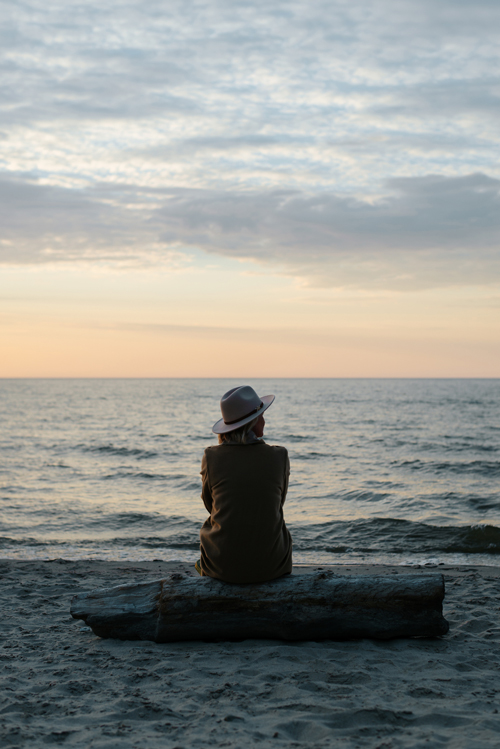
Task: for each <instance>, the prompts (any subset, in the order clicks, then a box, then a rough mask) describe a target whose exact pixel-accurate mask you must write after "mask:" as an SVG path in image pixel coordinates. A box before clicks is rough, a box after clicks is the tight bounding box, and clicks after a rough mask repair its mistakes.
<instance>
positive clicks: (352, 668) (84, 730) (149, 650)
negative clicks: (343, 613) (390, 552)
mask: <svg viewBox="0 0 500 749" xmlns="http://www.w3.org/2000/svg"><path fill="white" fill-rule="evenodd" d="M0 569H1V573H2V574H1V594H0V595H1V610H2V622H1V640H2V642H1V646H0V657H1V660H2V688H1V692H0V695H1V696H0V739H1V742H2V746H6V747H7V746H23V747H24V746H45V745H51V744H57V745H61V744H63V745H65V746H68V747H70V746H74V747H106V749H112V748H116V749H118V748H120V749H121V748H122V747H141V749H142V748H143V747H154V748H155V749H156V747H172V748H174V747H177V748H178V749H180V748H181V747H183V748H186V749H187V748H188V747H208V746H214V747H248V746H262V747H267V746H272V747H279V746H307V747H318V748H319V747H327V746H339V747H379V748H380V749H382V747H387V748H388V747H412V748H414V747H424V746H426V747H429V746H430V747H434V746H436V747H443V746H449V747H473V748H474V749H480V748H481V747H497V746H498V745H499V743H500V713H499V708H500V698H499V693H500V686H499V680H498V675H499V667H500V648H499V644H500V626H499V611H500V590H499V586H500V568H496V567H466V568H464V567H461V568H450V567H445V566H444V565H440V566H439V567H438V568H436V567H431V568H428V569H432V571H436V569H438V570H439V571H441V572H443V574H444V575H445V581H446V597H445V603H444V615H445V617H446V618H447V619H448V621H449V622H450V632H449V634H448V635H446V636H445V637H443V638H440V639H434V640H426V639H414V640H394V641H389V642H382V641H374V640H373V641H372V640H362V641H349V642H300V643H285V642H277V641H267V640H266V641H256V640H251V641H250V640H247V641H243V642H237V643H216V644H214V643H203V642H192V643H175V644H164V645H156V644H154V643H150V642H121V641H114V640H102V639H99V638H98V637H96V636H95V635H94V634H93V633H92V631H90V630H89V629H88V628H86V627H85V626H84V625H83V622H81V621H75V620H73V619H72V618H71V617H70V614H69V606H70V601H71V598H72V596H73V595H74V594H75V593H77V592H80V591H85V590H91V589H93V588H99V587H105V586H109V585H115V584H116V585H118V584H122V583H125V582H134V581H140V580H151V579H157V578H160V577H162V576H164V575H166V574H167V573H169V572H171V571H173V570H174V569H175V570H177V569H182V570H183V571H186V570H189V569H190V568H189V567H188V566H187V565H185V564H181V563H165V562H147V563H124V562H100V561H84V562H82V561H78V562H73V561H65V560H55V561H47V562H34V561H33V562H32V561H29V562H20V561H10V560H1V561H0ZM333 569H335V570H337V571H338V572H342V573H344V574H362V573H366V572H373V573H380V574H387V573H389V572H392V573H393V572H400V573H408V572H409V571H412V572H414V573H415V574H425V573H426V571H428V569H427V568H414V567H412V568H410V569H409V568H408V567H378V566H362V565H352V566H350V567H335V568H333ZM307 571H308V570H307V569H306V568H298V569H297V570H296V572H297V573H307ZM194 574H195V573H194Z"/></svg>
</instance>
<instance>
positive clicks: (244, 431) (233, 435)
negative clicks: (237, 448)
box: [217, 416, 259, 445]
mask: <svg viewBox="0 0 500 749" xmlns="http://www.w3.org/2000/svg"><path fill="white" fill-rule="evenodd" d="M258 420H259V417H258V416H257V418H256V419H252V421H249V422H248V424H243V426H242V427H238V429H233V431H232V432H226V433H225V434H218V435H217V436H218V438H219V445H223V444H224V442H236V443H237V444H238V445H246V443H247V440H248V434H249V432H251V430H252V429H253V427H254V426H255V425H256V423H257V422H258Z"/></svg>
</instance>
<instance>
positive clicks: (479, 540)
mask: <svg viewBox="0 0 500 749" xmlns="http://www.w3.org/2000/svg"><path fill="white" fill-rule="evenodd" d="M289 527H290V530H291V533H292V537H293V540H294V548H296V549H297V550H302V551H314V550H317V551H327V552H329V553H336V552H339V551H342V552H345V551H346V550H352V551H357V552H362V553H364V554H370V553H375V552H376V553H380V552H385V553H397V554H408V553H412V554H415V553H426V554H439V553H445V554H449V553H464V554H500V528H498V527H496V526H494V525H488V524H477V525H464V526H436V525H430V524H428V523H416V522H411V521H409V520H399V519H394V518H374V519H370V520H355V521H350V522H349V521H345V522H338V523H335V522H330V523H322V524H314V525H310V526H300V525H298V524H290V526H289Z"/></svg>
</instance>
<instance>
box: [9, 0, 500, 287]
mask: <svg viewBox="0 0 500 749" xmlns="http://www.w3.org/2000/svg"><path fill="white" fill-rule="evenodd" d="M0 5H1V7H2V14H3V17H4V18H5V19H6V20H5V22H4V23H3V24H2V26H1V30H0V48H1V49H2V59H1V62H0V66H1V67H0V71H1V77H0V80H1V81H2V83H1V84H0V102H1V105H0V160H1V164H0V166H1V169H2V172H3V176H2V175H0V176H2V179H1V183H0V192H1V211H2V213H3V217H2V230H1V231H2V235H1V237H0V239H1V242H2V244H0V262H4V263H10V264H12V263H20V264H25V263H40V262H48V261H50V262H53V261H55V260H57V261H67V262H74V261H81V260H86V261H88V262H95V261H97V260H99V261H113V262H115V261H116V262H118V261H120V262H122V261H123V262H131V263H137V264H141V263H148V264H149V263H151V262H153V263H154V262H165V259H166V260H167V261H168V262H170V261H172V262H173V260H172V258H176V257H177V255H176V254H172V253H179V252H181V253H182V252H183V251H184V248H187V249H188V250H189V248H193V247H194V248H199V249H202V250H205V251H207V252H210V253H220V254H222V255H229V256H236V257H242V258H243V257H244V258H249V259H253V260H256V261H258V262H260V263H264V264H268V265H269V264H270V266H272V268H273V269H274V270H278V271H280V272H284V273H289V274H294V275H299V276H302V277H303V278H305V279H308V282H309V283H312V284H318V283H321V284H325V285H346V284H347V285H357V286H366V285H377V286H387V287H390V288H397V287H404V288H407V287H408V288H416V287H419V288H420V287H426V286H435V285H439V284H443V283H448V284H449V283H452V284H457V283H458V284H459V283H467V282H474V283H486V282H490V281H491V280H492V279H493V278H494V277H495V275H496V274H497V273H498V262H499V261H498V248H499V243H500V232H499V229H500V226H499V219H498V215H499V211H498V208H499V205H498V202H499V192H498V191H499V186H500V183H499V179H500V169H499V166H498V147H499V140H500V135H499V132H498V115H499V112H500V76H499V75H498V72H497V71H498V70H499V69H500V59H499V57H500V52H499V50H500V46H499V44H498V41H499V39H498V37H499V35H500V6H499V4H498V3H497V2H496V1H495V0H476V1H475V2H472V1H470V2H469V1H468V0H462V1H458V0H440V2H439V3H436V2H435V1H431V0H377V2H375V0H372V1H369V2H366V0H351V1H350V2H347V0H333V1H332V0H328V2H326V0H325V2H322V1H320V0H317V1H316V2H312V3H307V4H306V3H303V2H300V3H299V2H290V1H289V0H288V1H287V2H284V1H283V2H281V1H280V0H276V1H275V2H272V3H268V2H264V1H263V0H262V1H261V0H257V1H255V2H241V3H234V2H229V0H211V2H187V3H186V2H180V1H179V2H176V1H175V0H172V2H169V3H168V4H167V5H165V4H164V3H160V2H156V1H155V0H151V2H148V3H147V4H143V3H139V2H136V1H135V0H130V1H129V2H124V1H123V0H121V1H120V2H118V0H103V1H102V2H99V3H96V2H94V1H93V0H90V2H88V3H85V4H82V3H79V2H78V3H77V2H73V1H72V0H65V1H64V2H62V0H61V1H59V2H55V1H54V0H49V1H48V2H43V3H42V2H41V0H30V2H29V3H19V2H1V3H0Z"/></svg>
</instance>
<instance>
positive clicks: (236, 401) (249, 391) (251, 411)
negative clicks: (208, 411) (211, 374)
mask: <svg viewBox="0 0 500 749" xmlns="http://www.w3.org/2000/svg"><path fill="white" fill-rule="evenodd" d="M275 397H276V396H274V395H263V396H262V397H260V396H258V395H257V393H256V392H255V390H254V389H253V388H252V387H250V386H249V385H242V386H240V387H236V388H232V389H231V390H228V391H227V393H224V395H223V396H222V398H221V400H220V410H221V413H222V419H219V421H216V422H215V424H214V425H213V427H212V432H214V434H226V432H232V431H234V430H235V429H239V427H242V426H244V425H245V424H248V422H250V421H253V420H254V419H257V418H258V417H259V416H260V415H261V414H263V413H264V411H265V410H266V409H268V408H269V406H270V405H271V404H272V402H273V401H274V399H275Z"/></svg>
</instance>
